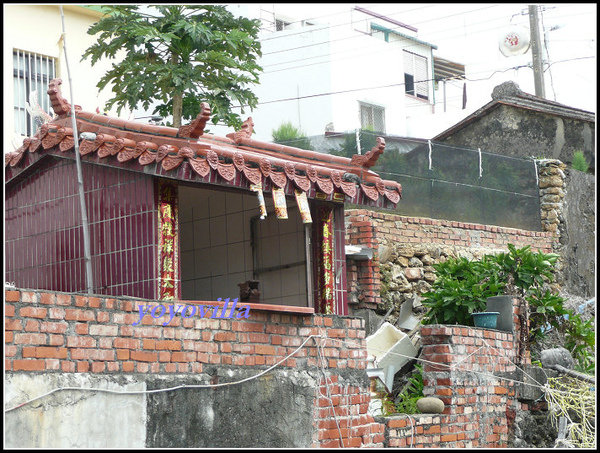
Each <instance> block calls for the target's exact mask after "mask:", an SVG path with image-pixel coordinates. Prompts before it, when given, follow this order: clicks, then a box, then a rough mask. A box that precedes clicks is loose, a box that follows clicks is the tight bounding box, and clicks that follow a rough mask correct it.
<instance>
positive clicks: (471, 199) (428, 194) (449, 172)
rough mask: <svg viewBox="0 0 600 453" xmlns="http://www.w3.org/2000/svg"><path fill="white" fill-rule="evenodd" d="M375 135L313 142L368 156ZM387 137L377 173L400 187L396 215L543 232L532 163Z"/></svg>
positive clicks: (320, 148) (348, 135)
mask: <svg viewBox="0 0 600 453" xmlns="http://www.w3.org/2000/svg"><path fill="white" fill-rule="evenodd" d="M376 137H377V134H376V133H373V132H368V131H360V133H359V134H356V133H355V132H351V133H345V134H331V135H329V136H327V135H326V136H325V137H323V136H321V137H320V138H318V137H311V138H310V139H311V143H312V144H313V149H315V150H316V151H322V152H328V153H331V154H336V155H343V156H347V157H351V155H352V154H356V153H357V150H358V149H360V150H361V153H362V154H364V153H366V152H368V151H369V150H370V149H371V148H372V147H373V146H374V145H375V139H376ZM385 139H386V147H385V152H384V153H383V155H381V156H380V158H379V160H378V162H377V165H376V166H374V167H373V170H374V171H376V172H377V173H379V175H380V176H381V177H382V178H383V179H390V180H394V181H397V182H399V183H400V184H402V200H400V202H399V203H398V206H397V208H396V212H397V213H398V214H401V215H405V216H411V217H428V218H433V219H441V220H454V221H460V222H470V223H479V224H484V225H496V226H502V227H509V228H520V229H525V230H529V231H541V228H542V225H541V218H540V199H539V189H538V180H537V168H536V164H535V162H534V160H533V159H522V158H515V157H509V156H502V155H499V154H492V153H488V152H485V151H480V150H477V149H475V150H474V149H470V148H466V147H459V146H450V145H447V144H444V143H439V142H430V141H427V140H419V139H409V138H403V137H393V136H387V137H385ZM290 144H291V145H292V146H293V143H290Z"/></svg>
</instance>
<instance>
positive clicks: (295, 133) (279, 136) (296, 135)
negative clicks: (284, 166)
mask: <svg viewBox="0 0 600 453" xmlns="http://www.w3.org/2000/svg"><path fill="white" fill-rule="evenodd" d="M271 136H272V137H273V142H275V143H278V144H280V145H286V146H293V147H295V148H301V149H306V150H312V149H313V148H312V145H311V144H310V140H309V139H308V138H307V137H306V135H304V133H303V132H302V131H301V130H300V129H298V128H297V127H295V126H294V125H293V124H292V123H291V122H289V121H288V122H285V123H281V125H280V126H279V127H278V128H277V129H274V130H273V131H272V132H271Z"/></svg>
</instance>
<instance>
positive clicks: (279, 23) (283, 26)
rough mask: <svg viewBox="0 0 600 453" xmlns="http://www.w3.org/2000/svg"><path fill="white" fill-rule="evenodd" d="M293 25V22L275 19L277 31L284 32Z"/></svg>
mask: <svg viewBox="0 0 600 453" xmlns="http://www.w3.org/2000/svg"><path fill="white" fill-rule="evenodd" d="M290 25H292V23H291V22H286V21H285V20H281V19H275V30H276V31H282V30H285V29H286V28H288V27H289V26H290Z"/></svg>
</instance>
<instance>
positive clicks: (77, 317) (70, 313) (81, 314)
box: [65, 308, 96, 322]
mask: <svg viewBox="0 0 600 453" xmlns="http://www.w3.org/2000/svg"><path fill="white" fill-rule="evenodd" d="M65 319H66V320H67V321H81V322H89V321H95V320H96V316H95V315H94V312H93V311H91V310H79V309H77V308H67V309H66V310H65Z"/></svg>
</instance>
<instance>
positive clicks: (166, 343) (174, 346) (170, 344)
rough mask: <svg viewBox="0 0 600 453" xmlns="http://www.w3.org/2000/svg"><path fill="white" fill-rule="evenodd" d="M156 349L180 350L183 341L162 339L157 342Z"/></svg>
mask: <svg viewBox="0 0 600 453" xmlns="http://www.w3.org/2000/svg"><path fill="white" fill-rule="evenodd" d="M156 349H158V350H167V351H180V350H181V342H180V341H175V340H160V341H157V342H156Z"/></svg>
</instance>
